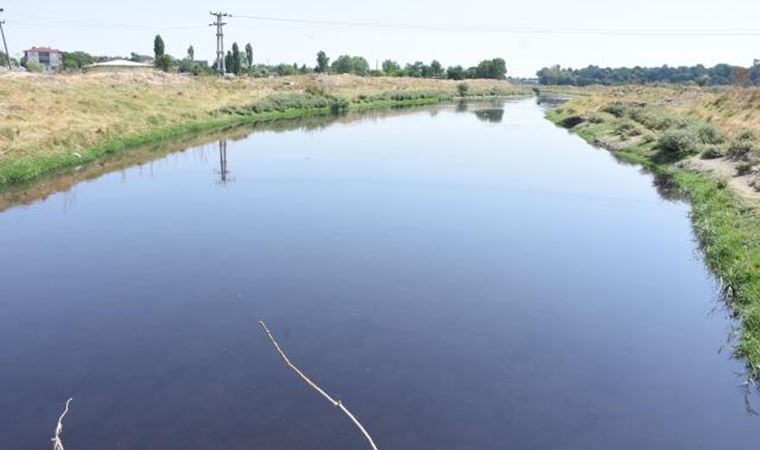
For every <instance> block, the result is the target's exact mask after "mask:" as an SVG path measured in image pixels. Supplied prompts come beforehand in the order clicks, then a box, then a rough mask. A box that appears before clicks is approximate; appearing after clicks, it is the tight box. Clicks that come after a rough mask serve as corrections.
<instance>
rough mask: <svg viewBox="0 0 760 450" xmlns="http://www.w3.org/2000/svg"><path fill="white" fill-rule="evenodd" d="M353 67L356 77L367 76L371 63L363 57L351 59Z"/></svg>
mask: <svg viewBox="0 0 760 450" xmlns="http://www.w3.org/2000/svg"><path fill="white" fill-rule="evenodd" d="M351 65H352V66H353V72H352V73H354V74H355V75H361V76H364V75H367V74H368V73H369V63H368V62H367V60H366V59H364V58H362V57H361V56H354V57H352V58H351Z"/></svg>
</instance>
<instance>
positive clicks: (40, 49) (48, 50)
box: [24, 47, 61, 53]
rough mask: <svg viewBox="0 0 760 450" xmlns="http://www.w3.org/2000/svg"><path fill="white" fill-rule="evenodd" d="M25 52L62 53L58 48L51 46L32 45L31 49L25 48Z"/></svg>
mask: <svg viewBox="0 0 760 450" xmlns="http://www.w3.org/2000/svg"><path fill="white" fill-rule="evenodd" d="M24 51H25V52H43V53H61V51H60V50H58V49H56V48H50V47H32V48H30V49H29V50H24Z"/></svg>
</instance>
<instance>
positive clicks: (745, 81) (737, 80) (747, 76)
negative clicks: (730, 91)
mask: <svg viewBox="0 0 760 450" xmlns="http://www.w3.org/2000/svg"><path fill="white" fill-rule="evenodd" d="M751 81H752V70H751V69H746V68H744V67H736V68H734V85H735V86H737V87H747V86H749V85H750V83H751Z"/></svg>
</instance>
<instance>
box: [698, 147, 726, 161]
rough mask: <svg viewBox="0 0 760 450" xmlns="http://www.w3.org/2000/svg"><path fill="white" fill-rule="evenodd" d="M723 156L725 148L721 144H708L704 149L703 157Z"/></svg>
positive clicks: (714, 157)
mask: <svg viewBox="0 0 760 450" xmlns="http://www.w3.org/2000/svg"><path fill="white" fill-rule="evenodd" d="M722 156H723V149H722V148H721V147H720V146H719V145H708V146H707V147H706V148H705V149H704V150H702V155H701V157H702V159H716V158H720V157H722Z"/></svg>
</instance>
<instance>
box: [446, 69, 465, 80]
mask: <svg viewBox="0 0 760 450" xmlns="http://www.w3.org/2000/svg"><path fill="white" fill-rule="evenodd" d="M446 76H447V78H448V79H449V80H464V69H463V68H462V66H454V67H449V69H448V70H447V71H446Z"/></svg>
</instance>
